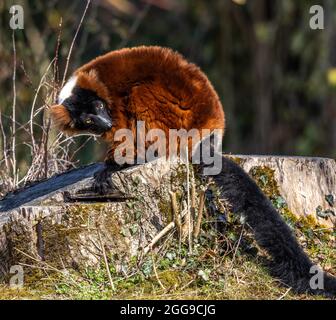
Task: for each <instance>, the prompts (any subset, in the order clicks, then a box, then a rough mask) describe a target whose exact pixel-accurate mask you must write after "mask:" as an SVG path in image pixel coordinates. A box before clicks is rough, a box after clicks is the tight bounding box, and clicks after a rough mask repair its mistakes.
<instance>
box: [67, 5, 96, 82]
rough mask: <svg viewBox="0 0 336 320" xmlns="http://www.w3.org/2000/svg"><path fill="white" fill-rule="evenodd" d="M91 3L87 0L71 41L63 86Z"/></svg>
mask: <svg viewBox="0 0 336 320" xmlns="http://www.w3.org/2000/svg"><path fill="white" fill-rule="evenodd" d="M90 3H91V0H87V2H86V7H85V9H84V12H83V14H82V17H81V19H80V22H79V25H78V27H77V30H76V32H75V35H74V37H73V39H72V42H71V45H70V49H69V52H68V56H67V57H66V65H65V69H64V74H63V80H62V87H63V86H64V83H65V79H66V76H67V73H68V68H69V63H70V57H71V53H72V50H73V47H74V44H75V41H76V38H77V36H78V32H79V29H80V27H81V26H82V24H83V21H84V17H85V15H86V11H87V9H88V8H89V5H90Z"/></svg>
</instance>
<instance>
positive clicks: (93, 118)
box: [62, 87, 112, 134]
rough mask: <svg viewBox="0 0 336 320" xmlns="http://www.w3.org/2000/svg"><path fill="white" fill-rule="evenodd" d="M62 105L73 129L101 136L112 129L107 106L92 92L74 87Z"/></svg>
mask: <svg viewBox="0 0 336 320" xmlns="http://www.w3.org/2000/svg"><path fill="white" fill-rule="evenodd" d="M62 105H63V106H65V107H66V108H67V110H68V111H69V113H70V116H71V119H72V121H73V126H74V129H77V130H80V131H88V132H91V133H94V134H102V133H104V132H106V131H109V130H110V129H111V128H112V118H111V116H110V114H109V112H108V108H107V104H106V102H105V101H103V100H102V99H100V98H99V97H98V96H97V95H96V94H95V93H94V92H93V91H91V90H86V89H82V88H79V87H75V88H73V90H72V94H71V96H70V97H68V98H66V99H65V100H64V101H63V102H62Z"/></svg>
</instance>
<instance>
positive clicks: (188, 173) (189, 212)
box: [186, 146, 192, 254]
mask: <svg viewBox="0 0 336 320" xmlns="http://www.w3.org/2000/svg"><path fill="white" fill-rule="evenodd" d="M188 151H189V150H188V146H187V147H186V159H187V211H188V215H187V217H186V223H188V243H189V253H190V254H192V237H191V232H192V231H191V224H192V222H191V220H192V217H191V211H190V172H189V153H188Z"/></svg>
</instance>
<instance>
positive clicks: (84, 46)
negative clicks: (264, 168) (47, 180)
mask: <svg viewBox="0 0 336 320" xmlns="http://www.w3.org/2000/svg"><path fill="white" fill-rule="evenodd" d="M13 4H21V5H22V6H23V8H24V19H25V20H24V29H23V30H16V31H15V43H16V51H17V68H16V71H17V79H16V89H17V101H16V106H17V117H18V118H17V120H18V121H19V122H20V123H25V122H27V121H28V119H29V113H30V108H31V105H32V101H33V99H34V95H35V90H36V88H37V87H38V84H39V82H40V79H41V77H42V75H43V74H44V73H45V71H46V68H47V66H48V64H49V63H50V61H51V60H52V59H53V58H54V57H55V52H56V48H57V38H58V35H59V32H60V46H59V58H58V65H59V69H58V73H57V74H59V75H58V76H57V77H56V78H58V79H60V80H61V79H62V74H63V70H64V67H65V64H66V57H67V54H68V51H69V48H70V45H71V42H72V39H73V37H74V34H75V32H76V28H77V26H78V24H79V21H80V19H81V17H82V13H83V11H84V9H85V6H86V1H84V0H81V1H80V0H77V1H68V0H50V1H42V0H40V1H39V0H25V1H19V0H17V1H8V0H5V1H3V0H2V1H1V3H0V18H1V21H0V24H1V34H0V107H1V112H2V114H4V115H11V112H12V111H11V108H12V102H13V94H12V92H13V89H12V75H13V46H12V30H11V29H10V28H9V24H8V23H9V19H10V14H9V7H10V6H11V5H13ZM314 4H320V5H322V6H323V8H324V25H325V29H324V30H312V29H310V27H309V19H310V17H311V15H310V14H309V8H310V7H311V6H312V5H314ZM61 20H62V24H61V28H60V27H59V25H60V21H61ZM335 24H336V3H335V1H333V0H324V1H315V0H314V1H309V0H306V1H304V0H302V1H294V0H235V1H233V0H208V1H206V0H135V1H131V0H93V1H91V3H90V5H89V8H88V11H87V13H86V16H85V18H84V21H83V24H82V26H81V28H80V30H79V34H78V37H77V39H76V41H75V43H74V47H73V51H72V55H71V59H70V65H69V74H70V73H71V72H72V71H73V70H75V68H77V67H78V66H80V65H81V64H83V63H84V62H87V61H89V60H90V59H92V58H94V57H96V56H97V55H100V54H103V53H106V52H108V51H110V50H115V49H118V48H121V47H125V46H127V47H130V46H137V45H142V44H145V45H161V46H167V47H171V48H173V49H175V50H178V51H179V52H181V53H182V54H183V55H184V56H185V57H187V59H188V60H190V61H192V62H195V63H196V64H198V65H199V66H200V67H201V68H202V69H203V71H204V72H205V73H206V74H207V75H208V77H209V78H210V80H211V81H212V83H213V84H214V87H215V88H216V90H217V91H218V93H219V96H220V97H221V100H222V103H223V105H224V109H225V112H226V117H227V130H226V135H225V139H224V148H225V149H224V151H225V152H227V153H230V152H232V153H243V154H249V153H252V154H289V155H304V156H307V155H312V156H328V157H335V154H336V148H335V147H336V126H335V116H336V104H335V103H336V91H335V88H336V71H335V70H336V69H334V68H336V28H335V27H336V25H335ZM46 90H48V88H47V87H44V88H43V90H41V94H39V95H38V100H37V108H38V107H39V106H41V105H43V104H44V102H45V101H44V98H43V95H44V94H45V91H46ZM3 122H4V126H5V130H6V132H7V130H8V134H10V130H9V122H8V119H7V120H6V118H4V119H3ZM18 135H19V137H18V143H20V144H19V145H18V147H17V151H16V152H17V156H18V161H19V167H20V166H21V167H22V168H23V169H22V170H24V167H25V165H26V163H27V161H28V162H29V159H28V158H29V152H27V147H26V146H25V145H24V143H23V142H24V141H25V139H28V136H27V133H26V132H25V131H24V130H22V131H20V132H18ZM83 139H84V138H80V139H79V141H78V143H81V142H83ZM1 148H4V144H3V141H2V143H1ZM100 157H102V152H101V146H100V145H97V144H95V143H92V142H90V143H88V144H87V145H86V146H85V148H84V149H82V150H81V151H80V152H79V153H78V158H79V159H80V161H81V163H87V162H92V161H96V160H99V158H100Z"/></svg>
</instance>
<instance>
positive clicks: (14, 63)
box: [12, 14, 17, 188]
mask: <svg viewBox="0 0 336 320" xmlns="http://www.w3.org/2000/svg"><path fill="white" fill-rule="evenodd" d="M13 16H14V14H13ZM12 43H13V105H12V119H13V121H12V135H13V136H12V165H13V188H15V187H16V185H17V176H16V174H17V172H16V171H17V169H16V123H15V120H16V46H15V30H14V29H13V30H12Z"/></svg>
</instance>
